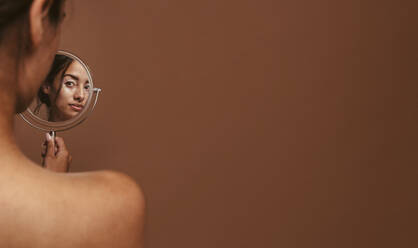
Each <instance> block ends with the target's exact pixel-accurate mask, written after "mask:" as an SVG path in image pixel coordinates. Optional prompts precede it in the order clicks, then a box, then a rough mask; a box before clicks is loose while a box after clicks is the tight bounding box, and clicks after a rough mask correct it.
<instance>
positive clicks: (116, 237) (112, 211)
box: [69, 171, 146, 248]
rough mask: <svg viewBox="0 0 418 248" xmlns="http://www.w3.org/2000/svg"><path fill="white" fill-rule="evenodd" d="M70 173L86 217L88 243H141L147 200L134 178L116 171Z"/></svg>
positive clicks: (81, 210) (91, 245)
mask: <svg viewBox="0 0 418 248" xmlns="http://www.w3.org/2000/svg"><path fill="white" fill-rule="evenodd" d="M69 177H70V178H72V179H71V183H70V185H72V187H73V189H72V191H73V192H72V193H73V198H74V199H77V202H79V203H80V205H79V207H80V208H79V209H78V213H77V216H78V217H80V216H84V217H85V219H84V227H83V229H85V230H88V233H89V235H88V236H85V237H86V239H85V240H84V241H85V243H86V244H87V245H88V247H96V246H97V247H129V248H130V247H141V243H142V239H143V237H142V233H143V228H144V221H145V206H146V204H145V197H144V193H143V191H142V189H141V187H140V186H139V185H138V184H137V182H136V181H135V180H134V179H132V178H131V177H129V176H127V175H126V174H123V173H120V172H115V171H98V172H89V173H80V174H78V175H76V174H75V175H70V176H69ZM75 185H77V186H75ZM78 223H79V222H78ZM78 223H74V225H75V226H77V224H78ZM81 237H82V236H81ZM83 243H84V242H83Z"/></svg>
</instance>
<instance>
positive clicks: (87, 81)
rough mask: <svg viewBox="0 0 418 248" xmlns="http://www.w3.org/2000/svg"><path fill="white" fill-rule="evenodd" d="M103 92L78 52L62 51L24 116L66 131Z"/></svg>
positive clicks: (50, 128)
mask: <svg viewBox="0 0 418 248" xmlns="http://www.w3.org/2000/svg"><path fill="white" fill-rule="evenodd" d="M99 92H100V89H97V88H94V87H93V78H92V75H91V72H90V70H89V68H88V67H87V65H86V64H85V63H84V62H83V61H82V60H81V59H79V58H78V57H77V56H75V55H74V54H72V53H69V52H66V51H59V52H58V53H57V54H56V55H55V58H54V61H53V63H52V66H51V68H50V70H49V73H48V75H47V76H46V78H45V80H44V81H43V82H42V85H41V87H40V88H39V90H38V92H37V95H36V97H35V99H34V100H33V101H32V103H31V104H30V106H29V107H28V109H27V110H26V111H25V112H24V113H23V114H21V116H22V118H23V119H24V120H25V121H26V122H28V123H29V124H30V125H31V126H33V127H36V128H38V129H41V130H44V131H62V130H66V129H69V128H72V127H74V126H76V125H78V124H80V123H81V122H82V121H83V120H84V119H85V118H87V116H88V114H90V112H91V111H92V110H93V108H94V105H95V104H96V101H97V97H98V93H99Z"/></svg>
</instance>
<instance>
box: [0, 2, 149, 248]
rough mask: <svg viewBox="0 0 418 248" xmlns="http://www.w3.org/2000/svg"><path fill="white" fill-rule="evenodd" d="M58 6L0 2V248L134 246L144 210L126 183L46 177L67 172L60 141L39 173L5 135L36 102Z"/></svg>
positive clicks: (53, 46)
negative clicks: (28, 107)
mask: <svg viewBox="0 0 418 248" xmlns="http://www.w3.org/2000/svg"><path fill="white" fill-rule="evenodd" d="M63 5H64V1H63V0H19V1H16V0H0V58H1V60H0V101H1V104H0V147H1V149H0V206H1V211H0V223H1V225H0V247H8V248H15V247H43V248H48V247H61V248H63V247H71V248H74V247H80V248H81V247H100V248H105V247H118V248H123V247H141V240H142V232H143V222H144V205H145V204H144V198H143V194H142V192H141V189H140V188H139V187H138V186H137V184H136V183H135V182H134V181H133V180H132V179H131V178H129V177H127V176H125V175H123V174H120V173H116V172H110V171H98V172H89V173H57V172H55V171H52V170H56V171H59V170H62V168H65V167H66V166H68V162H69V157H70V156H69V153H68V151H67V149H66V148H65V144H64V142H63V140H62V138H56V140H52V139H50V138H48V148H47V152H46V158H45V160H46V168H47V169H45V168H42V167H40V166H39V165H37V164H35V163H34V162H32V161H31V160H30V159H28V158H26V157H25V156H24V154H23V153H22V152H21V151H20V150H19V148H18V146H17V144H16V141H15V138H14V135H13V120H14V115H15V113H19V112H22V111H24V110H25V109H26V108H27V106H28V105H29V103H30V102H31V101H32V100H33V98H34V97H35V96H36V94H37V92H38V89H39V88H40V86H41V84H42V81H43V80H44V79H45V77H46V76H47V73H48V71H49V69H50V66H51V64H52V62H53V59H54V55H55V53H56V50H57V48H58V44H59V36H60V29H61V23H62V19H63V16H64V11H63V8H64V6H63ZM54 142H56V145H57V147H58V149H57V151H56V152H55V151H54V149H53V148H54V145H55V144H54Z"/></svg>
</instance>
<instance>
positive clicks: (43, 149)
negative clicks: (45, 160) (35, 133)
mask: <svg viewBox="0 0 418 248" xmlns="http://www.w3.org/2000/svg"><path fill="white" fill-rule="evenodd" d="M46 149H47V144H46V141H45V142H44V143H42V145H41V156H42V157H45V155H46Z"/></svg>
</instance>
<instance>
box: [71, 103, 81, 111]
mask: <svg viewBox="0 0 418 248" xmlns="http://www.w3.org/2000/svg"><path fill="white" fill-rule="evenodd" d="M70 107H71V109H72V110H74V111H77V112H81V110H83V105H81V104H70Z"/></svg>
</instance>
